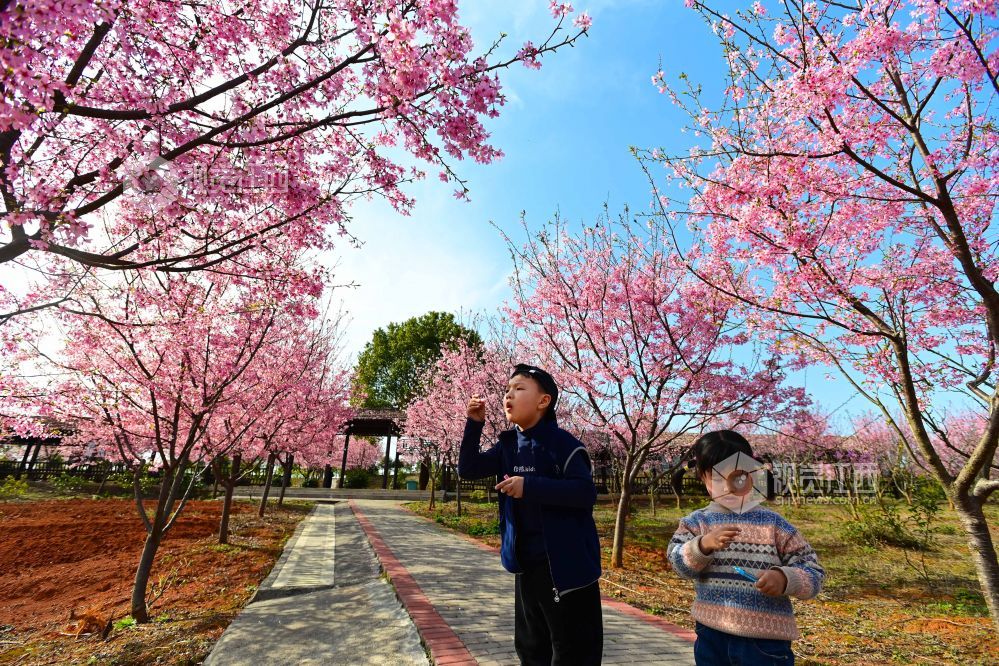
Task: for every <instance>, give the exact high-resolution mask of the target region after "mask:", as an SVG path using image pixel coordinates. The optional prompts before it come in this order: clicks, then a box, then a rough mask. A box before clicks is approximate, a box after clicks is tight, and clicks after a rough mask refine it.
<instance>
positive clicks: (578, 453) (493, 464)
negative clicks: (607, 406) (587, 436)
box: [458, 419, 600, 595]
mask: <svg viewBox="0 0 999 666" xmlns="http://www.w3.org/2000/svg"><path fill="white" fill-rule="evenodd" d="M483 425H484V424H483V423H482V422H481V421H474V420H472V419H468V421H466V422H465V434H464V437H463V438H462V440H461V451H460V453H459V454H458V474H459V475H460V476H461V477H462V478H465V479H482V478H486V477H489V476H492V477H495V478H496V479H497V483H498V482H499V480H501V479H502V478H503V476H504V475H510V476H518V475H519V474H518V473H516V472H515V471H514V469H513V467H514V462H515V460H516V457H517V432H516V431H515V430H504V431H503V432H501V433H500V436H499V441H498V442H496V444H495V445H494V446H493V447H492V448H490V449H488V450H486V451H479V442H480V440H481V439H482V428H483ZM525 434H530V435H531V437H532V438H533V439H534V440H535V441H536V442H537V444H538V446H539V448H540V451H541V452H542V455H538V456H537V470H536V473H535V475H534V476H524V496H523V498H521V499H513V498H511V497H509V496H507V495H506V494H503V493H500V496H499V521H500V533H501V534H502V539H503V545H502V548H501V549H500V559H501V561H502V562H503V567H504V568H506V570H507V571H509V572H510V573H521V571H522V568H521V566H520V564H519V563H518V562H517V555H516V552H517V549H516V541H515V540H516V535H517V522H516V518H515V515H514V510H513V503H514V502H535V503H537V505H538V507H539V509H540V511H539V512H540V514H541V522H542V527H543V533H544V541H545V551H546V553H547V555H548V563H549V567H550V569H551V575H552V581H553V582H554V583H555V589H556V591H557V593H558V595H562V594H565V593H566V592H571V591H572V590H576V589H579V588H581V587H586V586H587V585H589V584H591V583H593V582H595V581H596V580H597V579H599V578H600V542H599V540H598V539H597V527H596V524H595V523H594V522H593V505H594V504H596V501H597V489H596V487H595V486H594V485H593V471H592V469H591V468H590V458H589V455H587V453H586V448H585V447H584V446H583V445H582V443H581V442H580V441H579V440H578V439H576V438H575V437H573V436H572V435H570V434H569V433H567V432H566V431H565V430H562V429H561V428H559V427H558V426H557V425H556V424H555V423H554V422H552V421H541V422H540V423H538V424H537V425H536V426H534V427H533V428H529V429H528V430H527V431H525ZM521 476H523V475H521Z"/></svg>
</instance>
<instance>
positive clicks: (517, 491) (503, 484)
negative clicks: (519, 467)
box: [496, 476, 524, 499]
mask: <svg viewBox="0 0 999 666" xmlns="http://www.w3.org/2000/svg"><path fill="white" fill-rule="evenodd" d="M496 490H498V491H499V492H501V493H506V494H507V495H509V496H510V497H512V498H514V499H520V498H521V497H523V496H524V477H522V476H508V477H506V478H504V479H503V480H502V481H500V482H499V483H497V484H496Z"/></svg>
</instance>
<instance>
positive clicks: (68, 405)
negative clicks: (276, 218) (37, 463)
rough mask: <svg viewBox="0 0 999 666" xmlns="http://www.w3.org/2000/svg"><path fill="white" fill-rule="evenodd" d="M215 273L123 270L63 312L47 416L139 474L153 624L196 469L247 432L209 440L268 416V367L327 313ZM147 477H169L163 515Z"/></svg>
mask: <svg viewBox="0 0 999 666" xmlns="http://www.w3.org/2000/svg"><path fill="white" fill-rule="evenodd" d="M204 275H205V277H198V274H197V273H189V274H166V273H151V272H148V271H140V272H134V273H133V272H127V273H121V274H118V276H117V279H115V280H113V281H110V280H109V281H106V282H104V283H101V284H93V285H88V286H87V287H85V288H84V290H83V291H81V292H79V293H78V294H77V296H76V297H75V301H74V303H73V304H63V305H62V306H60V308H59V310H58V316H59V324H60V325H61V326H62V327H63V328H64V330H66V331H69V330H71V331H73V335H72V337H71V338H70V340H71V342H70V343H69V344H68V345H67V346H66V348H65V349H64V350H63V351H61V352H60V353H59V354H57V355H55V356H51V357H50V358H51V361H52V362H53V364H54V365H55V366H56V367H57V368H58V369H59V370H60V371H61V373H62V374H61V375H60V376H59V380H58V382H57V383H56V384H55V385H54V386H53V387H51V399H50V400H51V404H50V405H49V407H48V410H49V412H50V413H52V414H60V415H66V416H71V417H73V418H74V419H75V420H76V422H77V423H78V424H79V427H78V432H77V435H76V436H75V437H76V440H77V441H79V442H80V443H81V444H83V443H92V442H96V443H97V453H98V454H99V455H101V456H102V457H104V458H106V459H112V460H120V461H123V462H126V463H128V464H129V465H130V466H131V467H132V468H133V469H134V470H135V484H134V485H135V504H136V508H137V511H138V514H139V517H140V519H141V520H142V523H143V525H144V526H145V528H146V541H145V544H144V546H143V550H142V554H141V557H140V560H139V564H138V567H137V570H136V577H135V584H134V586H133V590H132V599H131V614H132V616H133V617H134V618H135V619H136V620H137V621H139V622H146V621H148V619H149V618H148V612H147V606H146V590H147V586H148V581H149V575H150V572H151V569H152V565H153V562H154V560H155V556H156V553H157V550H158V548H159V545H160V543H161V542H162V539H163V537H164V536H165V535H166V534H167V533H168V532H169V531H170V529H171V528H172V527H173V525H174V524H175V522H176V520H177V518H178V516H179V515H180V514H181V512H182V510H183V508H184V504H185V502H186V500H187V497H188V493H189V491H190V487H191V484H193V482H194V479H195V478H196V477H197V473H196V472H197V468H198V467H199V466H200V467H202V468H203V467H204V466H207V465H208V464H209V463H210V461H211V460H213V459H214V458H216V457H217V456H219V455H228V454H230V453H231V452H232V451H233V450H235V449H236V447H237V446H238V445H239V443H240V441H241V435H242V434H243V433H241V432H240V430H239V429H230V430H229V432H224V430H223V431H221V432H224V434H222V435H219V434H216V436H215V437H214V438H208V437H206V434H207V433H208V432H209V428H210V426H211V424H212V421H213V419H214V418H215V417H216V416H217V415H224V414H226V413H228V414H229V415H232V414H233V413H234V411H235V410H237V409H243V408H245V409H246V410H247V411H248V412H253V411H261V412H266V410H267V409H268V407H269V406H270V405H269V404H268V403H269V400H270V396H269V395H268V392H267V391H259V390H256V389H257V388H258V387H259V386H260V385H261V384H264V383H266V382H268V381H269V379H268V378H267V377H266V375H265V372H264V370H265V367H263V366H262V364H261V360H262V359H265V358H267V356H268V354H269V352H270V349H269V346H272V345H274V344H275V343H277V342H278V341H280V340H282V339H286V338H287V337H288V336H292V335H294V333H295V332H296V330H299V329H300V325H301V322H302V321H307V320H308V319H310V318H313V317H315V316H316V314H317V312H316V310H315V307H314V305H312V304H311V303H310V302H309V301H310V300H314V299H312V298H311V297H309V296H308V295H307V294H306V295H296V294H294V293H289V292H288V291H286V288H287V282H286V281H280V282H277V281H273V282H262V281H259V280H254V281H251V282H250V283H249V284H247V283H245V282H244V281H243V280H241V279H239V278H237V277H233V276H228V275H221V274H210V273H206V274H204ZM67 337H68V336H67ZM36 352H37V353H40V354H43V353H44V351H43V350H40V349H39V350H36ZM218 432H220V431H216V433H218ZM147 470H151V471H153V472H155V473H156V474H157V475H158V476H159V479H160V488H159V491H158V496H157V499H156V502H155V506H154V507H153V508H152V509H150V508H149V507H148V506H147V505H146V504H145V503H144V502H143V501H142V494H141V489H140V485H139V477H140V476H141V475H142V474H144V473H145V472H146V471H147ZM185 481H187V483H188V485H187V487H186V488H185V486H184V484H185Z"/></svg>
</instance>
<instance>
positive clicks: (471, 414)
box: [466, 395, 486, 422]
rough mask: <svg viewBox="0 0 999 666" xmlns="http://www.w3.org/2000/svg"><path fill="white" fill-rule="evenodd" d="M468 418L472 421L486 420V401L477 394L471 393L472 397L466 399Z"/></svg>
mask: <svg viewBox="0 0 999 666" xmlns="http://www.w3.org/2000/svg"><path fill="white" fill-rule="evenodd" d="M466 413H467V414H468V418H470V419H472V420H473V421H480V422H481V421H485V420H486V403H485V401H484V400H483V399H482V398H480V397H479V396H477V395H473V396H472V399H471V400H469V401H468V410H467V412H466Z"/></svg>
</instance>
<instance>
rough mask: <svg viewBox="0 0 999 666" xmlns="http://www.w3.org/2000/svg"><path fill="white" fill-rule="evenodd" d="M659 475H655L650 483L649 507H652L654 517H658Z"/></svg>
mask: <svg viewBox="0 0 999 666" xmlns="http://www.w3.org/2000/svg"><path fill="white" fill-rule="evenodd" d="M658 476H659V475H658V474H655V473H653V474H652V478H651V481H650V482H649V506H651V507H652V517H653V518H655V517H656V490H658V481H657V479H658Z"/></svg>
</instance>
